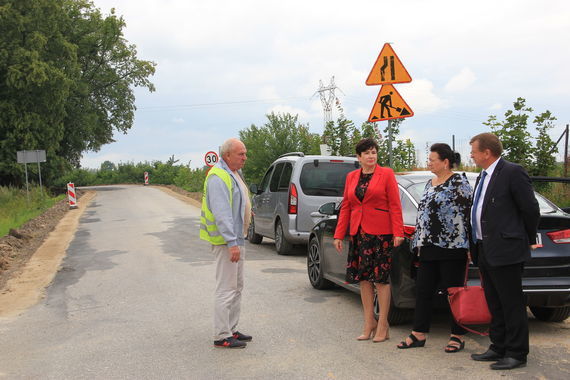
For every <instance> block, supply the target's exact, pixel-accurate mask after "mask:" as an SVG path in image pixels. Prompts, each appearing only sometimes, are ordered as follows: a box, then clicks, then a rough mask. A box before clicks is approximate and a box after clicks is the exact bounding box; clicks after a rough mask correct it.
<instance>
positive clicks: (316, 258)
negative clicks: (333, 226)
mask: <svg viewBox="0 0 570 380" xmlns="http://www.w3.org/2000/svg"><path fill="white" fill-rule="evenodd" d="M321 264H322V257H321V248H320V246H319V239H317V238H316V237H313V238H312V239H311V242H310V243H309V247H308V252H307V273H308V275H309V281H310V282H311V285H312V286H313V288H315V289H319V290H324V289H329V288H331V287H332V285H333V283H332V282H330V281H329V280H327V279H325V278H324V277H323V267H322V265H321Z"/></svg>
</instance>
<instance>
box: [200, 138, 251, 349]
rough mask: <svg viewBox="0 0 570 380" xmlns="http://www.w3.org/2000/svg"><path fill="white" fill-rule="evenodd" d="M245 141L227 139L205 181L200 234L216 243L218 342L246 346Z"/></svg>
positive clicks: (248, 213) (247, 204)
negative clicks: (242, 321)
mask: <svg viewBox="0 0 570 380" xmlns="http://www.w3.org/2000/svg"><path fill="white" fill-rule="evenodd" d="M246 153H247V150H246V148H245V145H244V144H243V143H242V142H241V141H240V140H238V139H236V138H232V139H228V140H226V141H225V142H224V143H223V144H222V147H221V148H220V155H221V159H220V161H219V162H218V163H217V164H216V166H214V167H212V168H211V169H210V171H209V172H208V175H207V176H206V181H204V194H203V196H202V215H201V217H200V238H201V239H203V240H206V241H208V242H210V243H211V244H212V252H213V253H214V256H215V260H216V299H215V302H214V346H216V347H227V348H244V347H245V346H246V343H245V342H249V341H251V340H252V337H251V336H249V335H245V334H242V333H240V332H239V331H237V324H238V321H239V315H240V308H241V292H242V289H243V263H244V254H245V247H244V244H245V239H244V236H245V235H246V234H247V229H248V227H249V221H250V220H251V203H250V200H249V193H248V190H247V186H246V185H245V181H244V180H243V178H242V176H241V173H240V169H241V168H242V167H243V165H244V164H245V161H246V159H247V156H246Z"/></svg>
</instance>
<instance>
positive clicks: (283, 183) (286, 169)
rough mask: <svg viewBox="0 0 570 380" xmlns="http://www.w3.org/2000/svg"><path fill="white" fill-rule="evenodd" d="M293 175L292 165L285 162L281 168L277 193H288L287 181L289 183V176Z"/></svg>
mask: <svg viewBox="0 0 570 380" xmlns="http://www.w3.org/2000/svg"><path fill="white" fill-rule="evenodd" d="M292 173H293V165H291V163H290V162H286V163H285V166H283V172H282V173H281V179H280V180H279V187H278V188H277V191H289V181H291V174H292Z"/></svg>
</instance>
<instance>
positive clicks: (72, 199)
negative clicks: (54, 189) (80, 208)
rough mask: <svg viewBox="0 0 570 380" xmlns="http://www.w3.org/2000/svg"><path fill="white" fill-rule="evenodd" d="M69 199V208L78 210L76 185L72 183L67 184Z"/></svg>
mask: <svg viewBox="0 0 570 380" xmlns="http://www.w3.org/2000/svg"><path fill="white" fill-rule="evenodd" d="M67 198H68V200H69V208H77V196H76V195H75V185H74V184H73V183H72V182H70V183H68V184H67Z"/></svg>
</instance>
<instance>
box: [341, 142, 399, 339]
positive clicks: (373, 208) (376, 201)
mask: <svg viewBox="0 0 570 380" xmlns="http://www.w3.org/2000/svg"><path fill="white" fill-rule="evenodd" d="M356 155H357V157H358V161H359V162H360V166H361V169H358V170H355V171H353V172H350V173H348V175H347V176H346V184H345V187H344V198H343V200H342V206H341V209H340V214H339V216H338V223H337V226H336V230H335V234H334V245H335V248H336V250H337V251H338V252H339V253H342V245H343V244H342V241H343V239H344V237H345V235H346V233H347V232H348V233H349V235H350V236H351V242H352V244H350V247H349V252H348V261H347V266H346V268H347V269H346V281H347V282H348V283H352V284H356V283H359V284H360V297H361V300H362V308H363V311H364V328H363V331H362V335H360V336H359V337H357V338H356V339H358V340H368V339H370V337H371V336H372V335H374V338H373V339H372V341H373V342H383V341H385V340H387V339H389V337H390V334H389V331H388V328H389V326H388V311H389V308H390V266H391V263H392V256H391V249H392V247H393V246H394V247H397V246H399V245H400V244H402V242H403V241H404V223H403V220H402V205H401V204H400V193H399V190H398V184H397V182H396V177H395V176H394V172H393V171H392V169H390V168H384V167H381V166H379V165H378V164H377V160H378V144H376V142H375V141H374V140H373V139H363V140H360V142H359V143H358V144H357V145H356ZM374 286H376V291H377V293H378V303H379V305H380V315H379V319H378V323H376V320H375V319H374ZM377 327H378V328H377Z"/></svg>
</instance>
